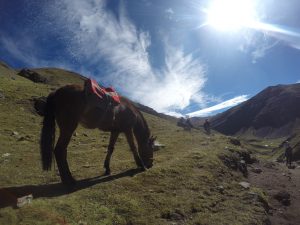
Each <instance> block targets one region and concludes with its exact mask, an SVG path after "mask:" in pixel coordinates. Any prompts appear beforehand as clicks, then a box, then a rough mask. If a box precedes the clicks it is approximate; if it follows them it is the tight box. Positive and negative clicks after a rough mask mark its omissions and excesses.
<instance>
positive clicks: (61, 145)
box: [54, 131, 75, 185]
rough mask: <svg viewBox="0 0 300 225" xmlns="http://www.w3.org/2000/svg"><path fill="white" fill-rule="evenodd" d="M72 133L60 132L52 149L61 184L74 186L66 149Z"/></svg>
mask: <svg viewBox="0 0 300 225" xmlns="http://www.w3.org/2000/svg"><path fill="white" fill-rule="evenodd" d="M71 136H72V133H69V132H68V133H67V132H65V131H61V133H60V135H59V138H58V141H57V144H56V146H55V149H54V155H55V159H56V162H57V167H58V170H59V175H60V178H61V181H62V183H63V184H66V185H72V184H75V180H74V178H73V177H72V175H71V172H70V169H69V165H68V162H67V147H68V144H69V142H70V140H71Z"/></svg>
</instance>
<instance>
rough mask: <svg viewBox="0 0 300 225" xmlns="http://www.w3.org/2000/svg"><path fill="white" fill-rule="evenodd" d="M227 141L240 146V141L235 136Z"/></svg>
mask: <svg viewBox="0 0 300 225" xmlns="http://www.w3.org/2000/svg"><path fill="white" fill-rule="evenodd" d="M229 141H230V143H231V144H233V145H236V146H241V142H240V140H239V139H237V138H229Z"/></svg>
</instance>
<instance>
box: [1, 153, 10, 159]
mask: <svg viewBox="0 0 300 225" xmlns="http://www.w3.org/2000/svg"><path fill="white" fill-rule="evenodd" d="M10 155H11V154H10V153H4V154H3V155H2V157H3V158H6V157H9V156H10Z"/></svg>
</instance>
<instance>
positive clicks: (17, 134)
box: [11, 131, 19, 136]
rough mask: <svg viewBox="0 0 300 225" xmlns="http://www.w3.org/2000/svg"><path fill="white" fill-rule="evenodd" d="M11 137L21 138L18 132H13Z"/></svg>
mask: <svg viewBox="0 0 300 225" xmlns="http://www.w3.org/2000/svg"><path fill="white" fill-rule="evenodd" d="M11 136H19V133H18V132H17V131H13V132H12V133H11Z"/></svg>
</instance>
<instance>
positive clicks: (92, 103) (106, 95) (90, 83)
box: [84, 79, 121, 109]
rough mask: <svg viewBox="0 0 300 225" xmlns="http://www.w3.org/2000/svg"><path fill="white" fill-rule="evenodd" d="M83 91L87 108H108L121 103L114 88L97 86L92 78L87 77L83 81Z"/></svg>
mask: <svg viewBox="0 0 300 225" xmlns="http://www.w3.org/2000/svg"><path fill="white" fill-rule="evenodd" d="M84 92H85V96H86V101H87V103H88V106H89V108H94V107H96V108H101V109H108V108H112V107H113V106H116V105H118V104H120V103H121V102H120V97H119V95H118V93H117V92H116V91H115V90H114V88H112V87H108V88H105V87H102V86H99V85H98V83H97V81H95V80H94V79H87V80H86V81H85V82H84Z"/></svg>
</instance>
